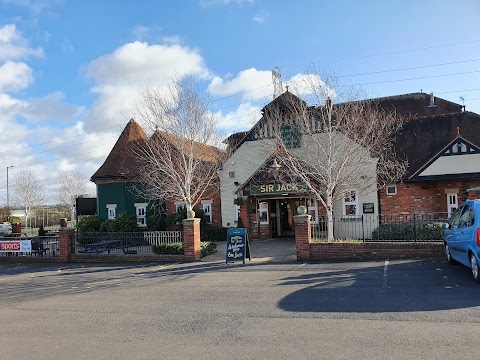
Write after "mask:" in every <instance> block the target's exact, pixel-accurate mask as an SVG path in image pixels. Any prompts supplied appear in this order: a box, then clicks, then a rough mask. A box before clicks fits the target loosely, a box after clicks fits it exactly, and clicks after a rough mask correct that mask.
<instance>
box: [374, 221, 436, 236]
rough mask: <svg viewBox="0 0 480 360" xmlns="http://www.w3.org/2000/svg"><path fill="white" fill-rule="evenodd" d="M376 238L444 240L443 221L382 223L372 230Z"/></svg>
mask: <svg viewBox="0 0 480 360" xmlns="http://www.w3.org/2000/svg"><path fill="white" fill-rule="evenodd" d="M372 238H373V239H374V240H418V241H426V240H442V239H443V223H442V222H418V223H416V224H415V225H414V224H412V223H408V224H381V225H380V226H379V227H377V228H376V229H375V230H374V231H373V232H372Z"/></svg>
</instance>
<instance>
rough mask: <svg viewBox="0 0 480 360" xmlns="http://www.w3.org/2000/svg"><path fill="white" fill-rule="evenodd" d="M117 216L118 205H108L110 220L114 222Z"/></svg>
mask: <svg viewBox="0 0 480 360" xmlns="http://www.w3.org/2000/svg"><path fill="white" fill-rule="evenodd" d="M116 216H117V204H107V217H108V220H114V219H115V217H116Z"/></svg>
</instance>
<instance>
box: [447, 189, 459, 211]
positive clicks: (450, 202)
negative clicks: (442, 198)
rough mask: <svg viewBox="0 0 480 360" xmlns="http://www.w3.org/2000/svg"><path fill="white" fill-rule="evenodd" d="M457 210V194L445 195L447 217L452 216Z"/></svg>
mask: <svg viewBox="0 0 480 360" xmlns="http://www.w3.org/2000/svg"><path fill="white" fill-rule="evenodd" d="M457 208H458V196H457V194H454V193H451V194H447V212H448V217H450V216H452V214H453V213H454V212H455V210H457Z"/></svg>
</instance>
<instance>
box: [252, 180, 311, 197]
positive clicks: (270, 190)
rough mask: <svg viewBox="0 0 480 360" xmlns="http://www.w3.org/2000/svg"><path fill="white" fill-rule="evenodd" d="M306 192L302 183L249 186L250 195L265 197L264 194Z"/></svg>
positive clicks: (305, 186) (273, 183)
mask: <svg viewBox="0 0 480 360" xmlns="http://www.w3.org/2000/svg"><path fill="white" fill-rule="evenodd" d="M305 192H308V187H307V185H305V184H304V183H302V182H293V183H285V182H278V181H275V182H272V183H267V184H260V185H254V184H252V185H251V186H250V195H266V194H296V193H305Z"/></svg>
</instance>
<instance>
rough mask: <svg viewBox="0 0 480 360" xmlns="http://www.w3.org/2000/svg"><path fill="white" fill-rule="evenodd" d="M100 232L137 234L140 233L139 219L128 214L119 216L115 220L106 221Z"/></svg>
mask: <svg viewBox="0 0 480 360" xmlns="http://www.w3.org/2000/svg"><path fill="white" fill-rule="evenodd" d="M97 231H100V232H135V231H138V227H137V217H136V216H135V215H128V214H127V213H126V212H124V213H122V214H120V215H118V216H117V217H116V218H115V219H113V220H105V221H104V222H103V223H102V224H101V225H100V228H99V230H97Z"/></svg>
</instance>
